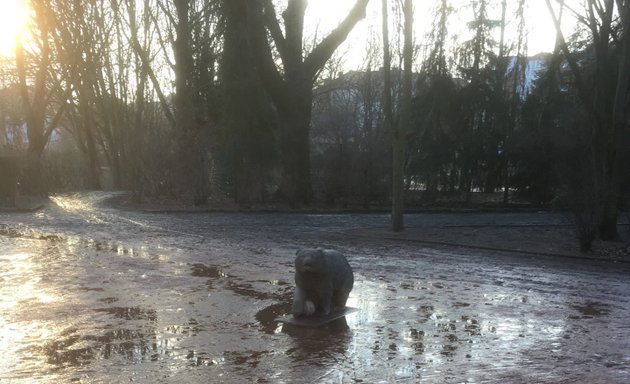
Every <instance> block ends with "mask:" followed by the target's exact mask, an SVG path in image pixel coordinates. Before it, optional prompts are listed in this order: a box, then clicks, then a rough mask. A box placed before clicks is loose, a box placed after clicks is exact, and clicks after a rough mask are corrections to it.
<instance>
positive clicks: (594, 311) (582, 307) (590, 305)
mask: <svg viewBox="0 0 630 384" xmlns="http://www.w3.org/2000/svg"><path fill="white" fill-rule="evenodd" d="M569 307H570V308H572V309H574V310H576V311H578V312H579V313H580V315H579V316H578V315H572V316H569V318H570V319H574V320H575V319H592V318H593V317H598V316H605V315H607V314H609V313H610V306H609V305H608V304H604V303H598V302H595V301H587V302H586V303H584V304H577V303H576V304H570V305H569Z"/></svg>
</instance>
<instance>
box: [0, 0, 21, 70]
mask: <svg viewBox="0 0 630 384" xmlns="http://www.w3.org/2000/svg"><path fill="white" fill-rule="evenodd" d="M26 22H27V13H26V11H25V7H24V0H0V56H4V57H11V56H13V55H14V54H15V40H16V38H17V37H18V36H19V35H20V33H21V32H22V31H23V29H24V28H25V26H26Z"/></svg>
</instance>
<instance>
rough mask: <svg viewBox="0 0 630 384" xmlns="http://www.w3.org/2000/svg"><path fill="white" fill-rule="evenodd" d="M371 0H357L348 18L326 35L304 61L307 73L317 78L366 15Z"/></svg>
mask: <svg viewBox="0 0 630 384" xmlns="http://www.w3.org/2000/svg"><path fill="white" fill-rule="evenodd" d="M369 2H370V0H357V2H356V3H355V4H354V7H352V9H351V10H350V12H349V13H348V15H347V16H346V18H345V19H344V20H343V21H342V22H341V23H340V24H339V25H338V26H337V28H335V29H334V30H333V31H332V32H330V34H329V35H328V36H326V37H325V38H324V39H323V40H322V41H321V42H320V43H319V44H318V45H317V46H316V47H315V48H314V49H313V50H312V51H311V53H310V54H309V55H308V56H307V58H306V60H305V61H304V64H305V70H306V73H307V74H308V75H309V76H310V77H311V78H315V76H316V75H317V72H318V71H319V69H320V68H321V67H323V66H324V64H326V61H328V59H330V57H331V56H332V54H333V53H334V52H335V50H336V49H337V48H338V47H339V45H341V43H343V42H344V41H345V40H346V38H347V37H348V34H349V33H350V31H352V28H354V26H355V25H356V24H357V23H358V22H359V21H360V20H361V19H363V18H364V17H365V9H366V7H367V5H368V3H369Z"/></svg>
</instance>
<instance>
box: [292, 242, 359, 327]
mask: <svg viewBox="0 0 630 384" xmlns="http://www.w3.org/2000/svg"><path fill="white" fill-rule="evenodd" d="M353 284H354V275H353V273H352V268H351V267H350V264H348V260H346V258H345V257H344V256H343V255H342V254H341V253H339V252H337V251H333V250H328V249H303V250H299V251H298V252H297V256H296V258H295V294H294V296H293V307H292V309H291V312H292V313H293V316H304V315H305V316H311V315H313V314H315V313H317V314H321V315H328V314H330V313H331V312H332V311H337V310H342V309H344V308H345V307H346V301H347V300H348V295H350V291H351V290H352V285H353Z"/></svg>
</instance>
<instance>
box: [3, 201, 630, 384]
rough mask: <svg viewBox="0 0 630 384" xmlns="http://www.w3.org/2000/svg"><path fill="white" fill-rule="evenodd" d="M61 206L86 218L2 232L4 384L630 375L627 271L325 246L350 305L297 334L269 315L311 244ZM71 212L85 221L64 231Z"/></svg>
mask: <svg viewBox="0 0 630 384" xmlns="http://www.w3.org/2000/svg"><path fill="white" fill-rule="evenodd" d="M71 206H73V207H74V206H76V207H82V208H81V209H74V210H72V211H71V212H70V214H72V215H77V218H78V219H77V218H74V219H73V218H69V217H68V216H63V217H62V219H64V220H65V221H64V222H63V223H64V224H63V226H65V227H64V228H61V227H60V228H58V230H54V228H48V229H47V230H46V231H41V232H38V231H36V230H34V229H33V228H34V227H36V225H37V223H36V222H30V223H29V222H28V218H26V224H24V223H19V224H17V223H16V224H11V225H10V226H5V227H4V232H5V233H4V236H0V282H1V285H0V329H1V331H0V355H1V356H2V359H0V382H5V381H6V382H41V383H53V382H82V383H109V382H127V381H134V382H147V383H156V382H163V383H172V382H177V381H181V382H185V383H207V382H260V383H265V382H268V383H295V382H317V383H320V382H323V383H328V382H330V383H339V382H341V383H356V382H370V383H372V382H384V383H387V382H403V383H405V382H409V383H414V382H429V383H434V382H440V383H462V382H468V383H477V382H523V383H525V382H527V383H529V382H554V383H555V382H589V383H622V382H627V381H628V379H629V378H630V352H629V351H630V328H629V327H628V326H627V319H628V317H629V316H630V305H629V299H628V297H627V292H628V289H629V288H630V282H629V280H628V279H627V276H628V274H627V271H625V270H623V268H622V270H621V271H619V268H611V267H609V266H606V265H593V266H588V267H584V268H582V267H575V266H561V265H560V266H559V265H557V264H544V263H543V264H542V265H541V264H540V263H539V262H535V263H533V262H530V263H523V262H521V261H514V260H512V259H501V258H499V259H496V258H486V256H484V255H466V254H462V253H458V252H456V251H437V250H428V249H415V248H412V247H410V246H400V245H392V246H391V247H390V246H386V245H383V244H355V243H349V242H337V243H334V244H332V245H333V246H335V247H336V248H338V249H340V250H342V251H344V252H345V253H346V254H347V255H348V258H349V260H350V263H351V264H352V265H353V266H354V269H355V274H356V284H355V288H354V290H353V292H352V294H351V297H350V300H349V303H348V304H349V305H350V306H353V307H356V308H358V311H357V312H355V313H352V314H350V315H348V316H346V317H345V318H343V319H341V320H339V321H336V322H334V323H332V324H330V325H329V326H327V327H323V328H318V329H308V328H296V327H291V326H287V325H281V324H280V323H278V322H277V321H276V319H277V318H278V317H280V316H282V315H284V314H286V313H288V312H289V310H290V303H291V297H292V287H293V283H292V279H293V276H292V258H293V255H294V252H295V249H296V247H298V246H304V245H313V242H317V241H319V240H318V239H319V236H320V235H316V236H313V235H312V234H310V235H309V234H307V235H304V236H303V237H302V238H301V239H302V240H300V238H299V237H295V238H291V239H289V240H290V241H287V239H286V237H285V238H284V241H285V242H283V241H282V240H281V239H280V238H277V237H275V236H276V235H275V234H274V233H267V232H265V230H264V228H263V229H260V226H259V225H258V224H257V226H258V229H257V230H259V231H261V232H259V236H258V238H257V240H256V241H252V240H251V239H250V238H249V237H248V236H251V231H252V230H253V229H252V228H244V229H243V230H242V231H243V236H242V239H241V241H240V242H237V241H235V239H228V240H226V238H225V237H224V236H223V235H221V236H217V237H215V238H213V237H212V236H208V237H205V238H203V239H200V237H199V235H198V234H197V233H198V232H196V231H198V230H199V226H203V221H204V220H210V219H209V218H208V217H206V216H198V217H199V219H200V221H199V222H196V223H195V222H192V223H190V224H188V225H190V227H189V228H188V227H186V226H185V225H184V224H182V223H185V222H186V220H187V219H186V217H184V216H174V217H172V216H169V215H162V216H160V217H158V218H156V216H155V215H153V216H142V215H133V214H129V213H128V215H132V216H129V217H127V216H125V217H122V218H118V219H117V218H116V213H115V212H113V211H103V212H100V213H99V211H98V210H96V211H94V210H95V209H96V208H91V207H93V205H91V204H87V203H86V204H74V203H73V204H71ZM60 207H62V208H63V204H61V205H60ZM82 212H87V213H86V215H87V216H82ZM55 214H57V213H54V212H53V213H51V212H47V213H45V215H55ZM121 215H122V214H121ZM82 217H83V219H81V218H82ZM73 220H77V222H76V224H74V225H75V226H77V227H78V226H80V225H81V223H85V222H89V223H90V224H87V225H90V226H91V225H96V227H90V228H91V229H90V230H89V231H86V233H85V234H83V235H82V234H81V233H80V230H79V229H76V228H75V229H76V231H67V228H74V227H73V224H72V222H73ZM81 220H85V221H81ZM143 220H144V221H143ZM259 220H261V221H264V220H265V219H264V218H260V219H259ZM267 220H270V223H269V226H270V227H271V226H272V224H273V215H268V218H267ZM132 222H137V223H141V224H142V228H143V231H141V232H138V234H135V235H134V233H133V228H135V225H136V224H133V223H132ZM158 222H159V223H161V224H160V225H162V227H158ZM130 223H131V224H130ZM167 224H169V225H171V226H172V228H174V229H177V231H176V232H177V233H178V234H177V235H173V234H172V233H175V232H173V231H170V230H169V231H166V230H164V229H163V228H164V226H166V225H167ZM125 226H131V227H125ZM127 228H129V229H127ZM147 228H153V230H150V229H147ZM155 228H158V229H155ZM159 228H162V229H159ZM51 229H53V230H51ZM95 229H97V230H95ZM208 232H210V231H208ZM245 232H247V233H245ZM51 233H53V234H55V235H54V236H51V235H50V234H51ZM95 233H96V234H97V235H98V236H94V234H95ZM169 233H170V234H169ZM182 233H192V234H190V235H187V236H185V235H182ZM87 234H91V235H92V236H87ZM118 234H120V236H117V235H118ZM237 237H238V236H237ZM327 240H330V239H327ZM330 241H333V240H330ZM300 242H301V243H300Z"/></svg>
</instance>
